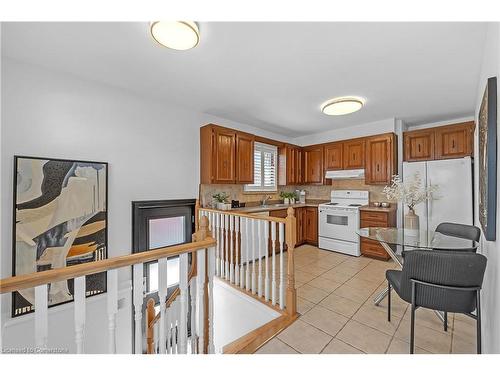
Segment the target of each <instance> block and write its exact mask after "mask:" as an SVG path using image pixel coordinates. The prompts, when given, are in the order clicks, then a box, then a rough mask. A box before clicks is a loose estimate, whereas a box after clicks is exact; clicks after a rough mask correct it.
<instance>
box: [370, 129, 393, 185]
mask: <svg viewBox="0 0 500 375" xmlns="http://www.w3.org/2000/svg"><path fill="white" fill-rule="evenodd" d="M396 158H397V143H396V135H395V134H394V133H387V134H381V135H376V136H373V137H368V138H367V139H366V160H365V183H366V184H374V185H375V184H389V183H390V182H391V179H392V176H393V175H394V174H395V173H396V164H397V163H396V160H397V159H396Z"/></svg>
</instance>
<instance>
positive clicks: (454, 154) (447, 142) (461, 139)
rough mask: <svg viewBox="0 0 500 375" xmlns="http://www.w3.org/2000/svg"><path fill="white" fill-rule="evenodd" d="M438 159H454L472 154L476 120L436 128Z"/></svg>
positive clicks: (436, 155) (436, 154) (436, 156)
mask: <svg viewBox="0 0 500 375" xmlns="http://www.w3.org/2000/svg"><path fill="white" fill-rule="evenodd" d="M435 132H436V136H435V137H436V149H435V158H436V159H452V158H463V157H465V156H472V152H473V149H474V147H473V142H474V122H473V121H471V122H464V123H461V124H455V125H448V126H442V127H441V126H440V127H438V128H436V130H435Z"/></svg>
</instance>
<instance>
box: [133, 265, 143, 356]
mask: <svg viewBox="0 0 500 375" xmlns="http://www.w3.org/2000/svg"><path fill="white" fill-rule="evenodd" d="M133 268H134V291H133V294H134V322H135V340H134V351H135V354H142V304H143V302H144V295H143V289H144V284H143V280H142V277H143V268H144V265H143V264H142V263H139V264H134V266H133Z"/></svg>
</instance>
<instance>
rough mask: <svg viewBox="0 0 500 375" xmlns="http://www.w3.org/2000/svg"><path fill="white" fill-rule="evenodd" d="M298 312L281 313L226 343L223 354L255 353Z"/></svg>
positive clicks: (290, 321) (294, 318)
mask: <svg viewBox="0 0 500 375" xmlns="http://www.w3.org/2000/svg"><path fill="white" fill-rule="evenodd" d="M298 317H299V315H298V314H295V315H293V316H290V315H288V314H283V315H282V316H279V317H277V318H276V319H273V320H271V321H270V322H268V323H266V324H264V325H263V326H260V327H259V328H257V329H254V330H253V331H251V332H249V333H247V334H246V335H245V336H242V337H240V338H239V339H236V340H235V341H233V342H232V343H229V344H227V345H226V346H224V348H223V349H222V352H223V353H224V354H252V353H255V352H256V351H257V350H258V349H259V348H260V347H262V346H263V345H264V344H265V343H267V342H268V341H269V340H271V339H272V338H273V337H274V336H276V335H278V334H279V333H280V332H281V331H283V330H284V329H285V328H287V327H288V326H289V325H290V324H292V323H293V322H294V321H295V320H297V318H298Z"/></svg>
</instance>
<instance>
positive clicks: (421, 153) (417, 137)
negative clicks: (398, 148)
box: [403, 130, 434, 161]
mask: <svg viewBox="0 0 500 375" xmlns="http://www.w3.org/2000/svg"><path fill="white" fill-rule="evenodd" d="M403 141H404V155H403V160H404V161H422V160H433V159H434V131H433V130H416V131H410V132H406V133H404V137H403Z"/></svg>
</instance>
